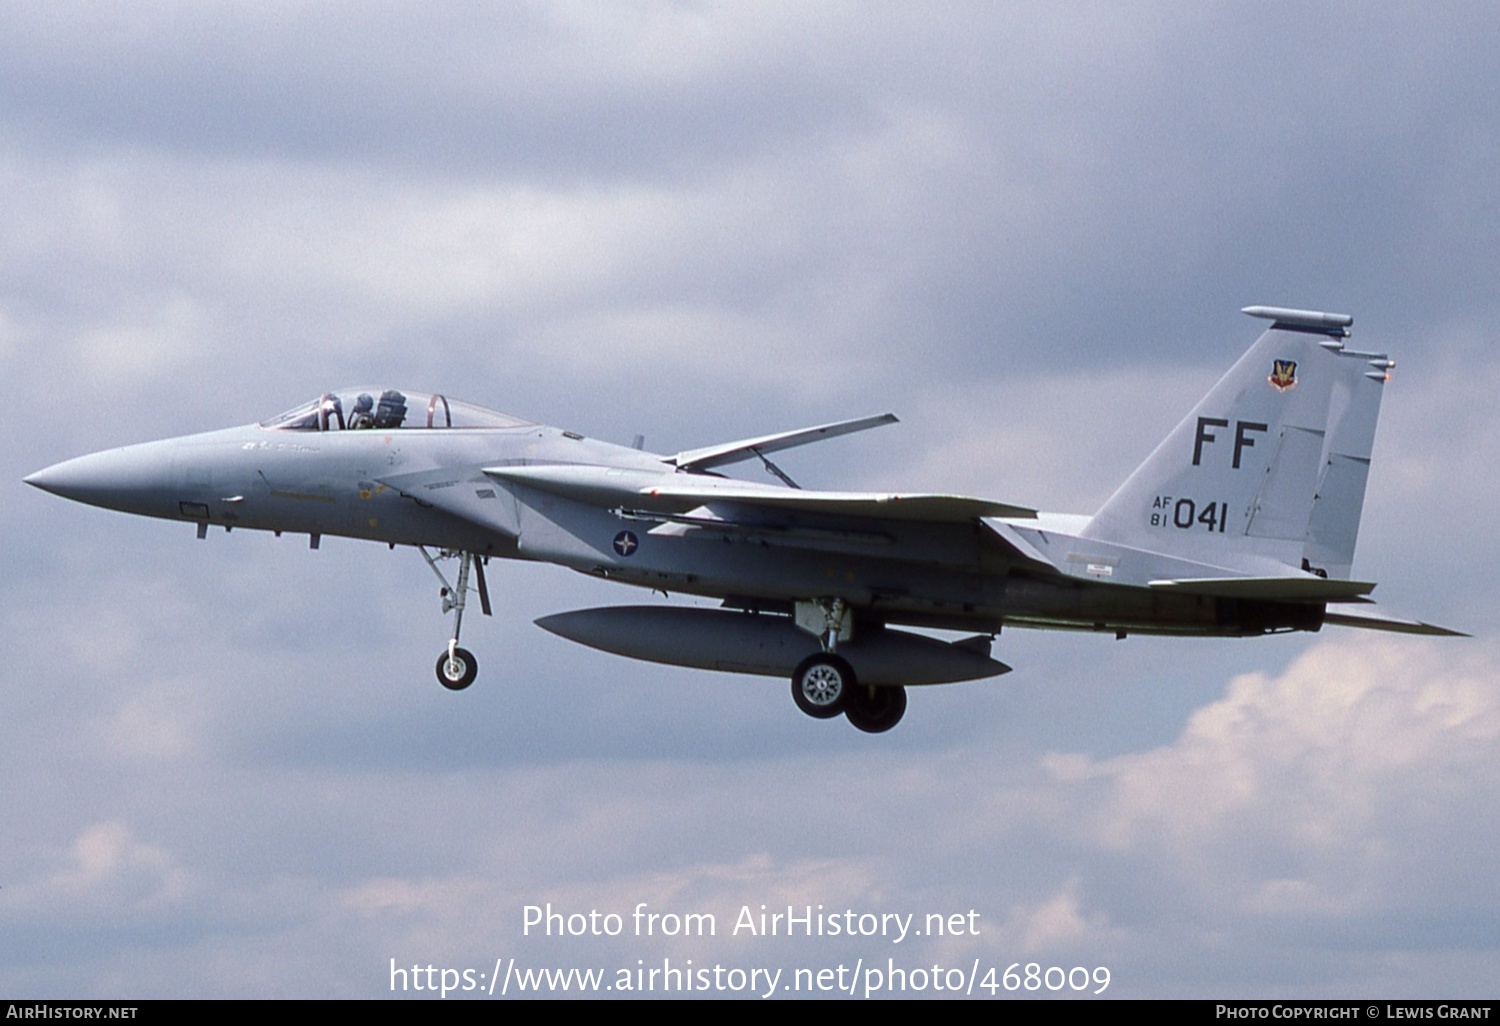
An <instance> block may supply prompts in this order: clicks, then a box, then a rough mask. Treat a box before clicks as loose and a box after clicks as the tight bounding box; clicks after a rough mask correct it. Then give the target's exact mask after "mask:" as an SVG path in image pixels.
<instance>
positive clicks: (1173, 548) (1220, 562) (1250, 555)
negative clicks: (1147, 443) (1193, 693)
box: [1083, 306, 1391, 578]
mask: <svg viewBox="0 0 1500 1026" xmlns="http://www.w3.org/2000/svg"><path fill="white" fill-rule="evenodd" d="M1244 312H1245V313H1247V314H1249V315H1251V316H1252V317H1262V318H1266V319H1268V320H1270V321H1271V322H1272V323H1271V327H1270V328H1269V329H1268V330H1267V331H1266V332H1265V333H1264V334H1262V335H1261V336H1260V338H1259V339H1258V340H1256V342H1255V344H1254V345H1253V346H1251V347H1250V350H1249V352H1247V353H1246V354H1245V355H1244V356H1243V357H1241V358H1240V360H1239V362H1238V363H1236V364H1235V365H1234V367H1233V368H1231V369H1230V371H1229V373H1228V374H1226V375H1224V377H1223V378H1222V379H1220V381H1219V383H1218V384H1216V385H1215V386H1214V387H1213V389H1212V390H1211V391H1210V392H1209V393H1208V395H1207V396H1205V397H1204V398H1203V400H1202V401H1201V402H1199V403H1198V405H1197V406H1196V407H1195V408H1194V409H1193V411H1192V412H1191V413H1189V414H1188V415H1187V417H1186V418H1184V419H1183V421H1182V422H1181V423H1180V424H1178V425H1177V427H1176V428H1175V429H1173V431H1172V433H1171V434H1170V435H1168V436H1167V439H1166V441H1164V442H1162V444H1161V445H1160V446H1158V447H1157V449H1156V451H1155V452H1153V453H1152V454H1151V456H1150V457H1149V458H1148V459H1147V460H1146V462H1145V463H1143V464H1142V465H1141V466H1140V468H1139V469H1137V470H1136V472H1135V473H1134V474H1132V475H1131V476H1130V478H1129V479H1128V480H1127V481H1126V482H1125V483H1124V484H1123V485H1122V486H1121V487H1120V489H1119V490H1118V491H1117V492H1115V494H1114V495H1113V496H1111V497H1110V499H1109V501H1108V502H1106V503H1105V504H1104V507H1103V508H1102V509H1101V510H1100V511H1099V513H1098V514H1097V515H1096V516H1095V517H1094V518H1093V520H1092V521H1091V522H1090V523H1089V526H1088V527H1087V528H1086V529H1085V531H1084V532H1083V536H1084V537H1089V538H1096V539H1099V540H1101V541H1110V542H1115V543H1118V544H1122V545H1128V546H1130V547H1132V548H1139V549H1144V550H1147V551H1151V552H1160V553H1166V554H1170V555H1174V556H1180V557H1183V558H1187V559H1191V560H1194V561H1197V562H1201V563H1206V564H1210V565H1212V566H1216V567H1221V568H1224V569H1226V570H1231V571H1239V572H1241V573H1247V574H1259V575H1264V574H1267V573H1268V565H1269V564H1268V562H1267V561H1271V563H1275V564H1280V565H1282V566H1284V567H1289V568H1292V569H1302V570H1309V571H1312V572H1314V573H1320V574H1322V575H1323V576H1332V577H1338V578H1347V577H1348V576H1349V570H1350V566H1351V564H1352V563H1353V560H1354V543H1355V539H1356V537H1357V536H1358V532H1359V517H1360V510H1361V508H1362V506H1363V504H1364V490H1365V481H1366V478H1367V476H1368V473H1369V466H1370V452H1371V448H1372V446H1373V443H1374V438H1375V422H1376V418H1377V417H1378V415H1379V413H1380V397H1381V392H1382V390H1383V387H1384V383H1385V380H1386V378H1387V376H1388V375H1387V371H1388V369H1389V368H1390V366H1391V361H1390V360H1388V359H1386V358H1385V356H1384V355H1382V354H1376V353H1360V352H1355V351H1353V350H1351V349H1349V348H1348V347H1347V345H1346V339H1347V337H1348V335H1349V326H1350V325H1351V324H1352V323H1353V318H1352V317H1349V316H1347V315H1345V314H1330V313H1319V312H1316V311H1309V310H1288V309H1282V308H1279V307H1262V306H1252V307H1247V308H1246V309H1245V311H1244Z"/></svg>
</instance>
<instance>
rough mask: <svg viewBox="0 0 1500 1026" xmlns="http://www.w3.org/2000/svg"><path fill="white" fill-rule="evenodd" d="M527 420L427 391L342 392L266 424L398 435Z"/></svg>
mask: <svg viewBox="0 0 1500 1026" xmlns="http://www.w3.org/2000/svg"><path fill="white" fill-rule="evenodd" d="M526 423H527V422H526V421H524V420H520V419H518V418H516V417H511V416H507V415H506V414H504V413H496V412H495V411H494V410H487V409H485V408H484V407H483V406H475V405H473V404H472V403H465V402H460V401H458V400H456V399H448V398H446V397H444V396H441V395H429V394H428V393H426V392H401V391H397V390H396V389H394V388H386V389H380V388H343V389H339V390H338V391H337V392H325V393H323V395H321V396H319V397H318V398H317V399H314V400H313V401H312V402H310V403H304V404H303V405H301V406H299V407H297V408H296V409H294V410H288V411H287V412H286V413H283V414H281V415H280V416H279V417H272V418H271V419H270V420H263V421H261V423H260V426H261V427H263V428H275V429H277V430H280V431H359V430H376V431H394V430H397V429H401V430H406V429H408V428H507V427H523V426H525V424H526Z"/></svg>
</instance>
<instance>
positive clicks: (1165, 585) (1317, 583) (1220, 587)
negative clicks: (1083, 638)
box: [1151, 574, 1375, 602]
mask: <svg viewBox="0 0 1500 1026" xmlns="http://www.w3.org/2000/svg"><path fill="white" fill-rule="evenodd" d="M1151 587H1152V588H1157V589H1160V590H1162V591H1181V592H1186V593H1188V594H1190V595H1212V596H1214V597H1215V598H1233V599H1259V600H1262V601H1266V602H1354V601H1358V600H1360V599H1363V598H1364V596H1366V595H1368V594H1369V593H1370V592H1372V591H1374V590H1375V585H1374V584H1372V583H1370V582H1369V581H1338V580H1328V579H1327V578H1323V577H1316V576H1313V575H1311V574H1309V575H1308V576H1306V577H1201V578H1190V579H1188V580H1178V581H1152V582H1151Z"/></svg>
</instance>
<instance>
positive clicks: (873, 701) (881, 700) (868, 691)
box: [792, 599, 906, 734]
mask: <svg viewBox="0 0 1500 1026" xmlns="http://www.w3.org/2000/svg"><path fill="white" fill-rule="evenodd" d="M799 605H801V604H800V603H799ZM818 613H821V614H822V616H821V622H819V618H818V615H817V614H818ZM797 620H798V625H799V626H801V627H802V628H803V629H804V630H809V632H810V633H815V634H817V635H818V640H819V641H820V642H821V643H822V646H823V651H821V652H816V653H814V654H813V655H810V656H808V657H807V658H806V659H804V660H802V662H800V663H798V664H797V668H796V669H795V670H793V671H792V701H793V702H795V703H797V708H798V709H801V710H802V711H803V712H805V713H806V714H807V715H809V716H811V717H813V718H814V719H818V720H827V719H832V718H833V717H835V716H837V715H839V714H840V713H843V714H844V718H845V719H847V720H848V721H849V722H850V723H851V724H853V725H854V726H855V727H856V728H857V729H859V730H862V731H864V732H865V733H866V734H881V733H884V732H885V731H887V730H890V729H891V728H892V727H894V726H895V725H896V724H898V723H900V722H901V717H902V716H904V715H906V688H904V687H903V686H901V685H900V684H888V685H882V686H879V687H876V686H872V685H865V684H860V683H859V678H858V677H857V676H856V675H855V673H854V667H852V666H850V665H849V661H848V660H847V659H845V658H844V657H843V656H840V655H838V654H837V652H836V651H835V650H836V649H837V648H838V643H839V641H840V640H847V639H848V637H849V635H850V633H851V618H850V616H849V610H848V607H847V606H846V605H845V603H844V600H843V599H829V600H821V601H819V602H817V603H816V606H815V608H814V609H812V610H808V609H806V608H805V607H803V608H799V610H798V617H797Z"/></svg>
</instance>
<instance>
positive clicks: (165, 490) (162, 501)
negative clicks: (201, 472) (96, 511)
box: [25, 442, 174, 516]
mask: <svg viewBox="0 0 1500 1026" xmlns="http://www.w3.org/2000/svg"><path fill="white" fill-rule="evenodd" d="M25 480H26V483H27V484H29V485H31V486H32V487H34V488H40V489H41V490H42V491H44V492H51V493H52V494H53V495H60V496H62V497H63V498H65V499H72V500H74V501H75V502H86V503H88V504H89V505H91V506H103V507H104V508H105V509H117V510H120V511H121V512H125V513H143V514H145V515H147V516H171V515H172V510H173V509H174V506H173V502H172V497H173V496H172V493H173V488H172V453H171V451H170V450H168V449H166V448H164V447H163V443H160V442H152V443H148V444H146V445H132V446H128V447H126V448H124V449H110V450H109V451H108V452H96V453H93V454H92V455H89V456H80V457H78V458H77V459H72V460H66V461H64V462H62V463H58V464H54V465H53V466H50V467H47V468H46V469H45V470H38V471H37V472H36V473H35V474H32V475H30V476H29V477H27V478H26V479H25Z"/></svg>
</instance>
